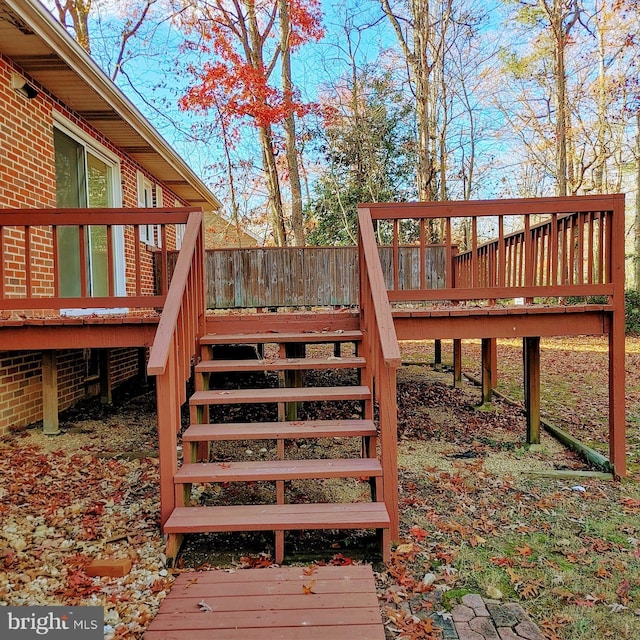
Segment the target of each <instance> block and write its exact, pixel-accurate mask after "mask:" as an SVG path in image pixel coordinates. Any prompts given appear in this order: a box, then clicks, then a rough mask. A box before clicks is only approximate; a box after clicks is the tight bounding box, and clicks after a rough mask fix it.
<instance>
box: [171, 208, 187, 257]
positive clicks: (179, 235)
mask: <svg viewBox="0 0 640 640" xmlns="http://www.w3.org/2000/svg"><path fill="white" fill-rule="evenodd" d="M173 206H174V207H181V206H182V203H181V202H180V201H179V200H174V201H173ZM186 228H187V225H186V224H177V225H176V249H179V248H180V247H181V246H182V240H183V239H184V232H185V230H186Z"/></svg>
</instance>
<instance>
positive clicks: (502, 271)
mask: <svg viewBox="0 0 640 640" xmlns="http://www.w3.org/2000/svg"><path fill="white" fill-rule="evenodd" d="M506 253H507V252H506V247H505V244H504V216H502V215H501V216H498V255H497V260H498V265H497V269H498V286H499V287H504V285H505V281H506V280H505V278H506V267H507V260H506V257H507V255H506Z"/></svg>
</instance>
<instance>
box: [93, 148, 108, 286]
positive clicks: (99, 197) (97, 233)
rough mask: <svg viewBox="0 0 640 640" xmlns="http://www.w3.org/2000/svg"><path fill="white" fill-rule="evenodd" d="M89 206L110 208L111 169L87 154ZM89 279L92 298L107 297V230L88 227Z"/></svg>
mask: <svg viewBox="0 0 640 640" xmlns="http://www.w3.org/2000/svg"><path fill="white" fill-rule="evenodd" d="M87 172H88V178H89V181H88V186H89V206H90V207H102V208H108V207H110V206H111V204H112V202H111V193H112V190H111V178H112V170H111V167H110V166H109V165H108V164H107V163H106V162H103V161H102V160H100V159H99V158H96V157H95V156H94V155H91V153H87ZM89 272H90V274H91V277H90V278H89V282H90V286H91V295H92V296H108V295H109V270H108V259H107V228H106V227H104V226H91V227H89Z"/></svg>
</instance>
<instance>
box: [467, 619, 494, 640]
mask: <svg viewBox="0 0 640 640" xmlns="http://www.w3.org/2000/svg"><path fill="white" fill-rule="evenodd" d="M469 627H470V629H471V630H472V631H475V632H476V633H479V634H480V635H481V636H482V637H483V638H484V639H485V640H500V636H499V635H498V632H497V631H496V628H495V626H494V624H493V622H491V619H490V618H474V619H473V620H469Z"/></svg>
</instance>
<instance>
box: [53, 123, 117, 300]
mask: <svg viewBox="0 0 640 640" xmlns="http://www.w3.org/2000/svg"><path fill="white" fill-rule="evenodd" d="M53 143H54V150H55V169H56V200H57V205H58V207H61V208H75V207H81V208H82V207H101V208H110V207H119V206H120V204H121V194H120V191H119V188H118V187H119V184H120V166H119V163H118V159H117V157H115V156H114V155H113V154H111V153H110V152H108V151H107V150H106V149H104V148H103V147H102V146H101V145H99V144H98V143H96V142H95V141H94V140H92V139H91V138H89V137H88V136H87V135H86V133H84V132H83V131H82V130H81V129H79V128H78V127H76V126H74V125H73V124H72V123H71V122H68V121H66V120H65V119H63V118H62V117H61V116H58V115H57V114H56V117H55V123H54V130H53ZM114 232H115V233H114V240H115V256H114V258H115V260H114V269H115V274H114V276H115V278H114V282H115V293H116V295H123V294H124V290H125V287H124V231H123V229H122V227H115V228H114ZM79 233H80V229H79V227H77V226H67V227H59V229H58V265H59V278H60V295H61V296H62V297H78V296H80V294H81V291H80V281H81V278H80V242H81V238H80V237H79ZM82 241H83V242H84V244H85V247H84V251H85V253H86V256H87V266H86V269H87V274H86V275H87V285H88V289H89V290H88V294H89V295H90V296H93V297H96V296H108V295H109V273H108V256H107V227H106V226H104V225H103V226H100V225H92V226H90V227H87V229H86V231H85V237H84V238H83V239H82Z"/></svg>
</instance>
